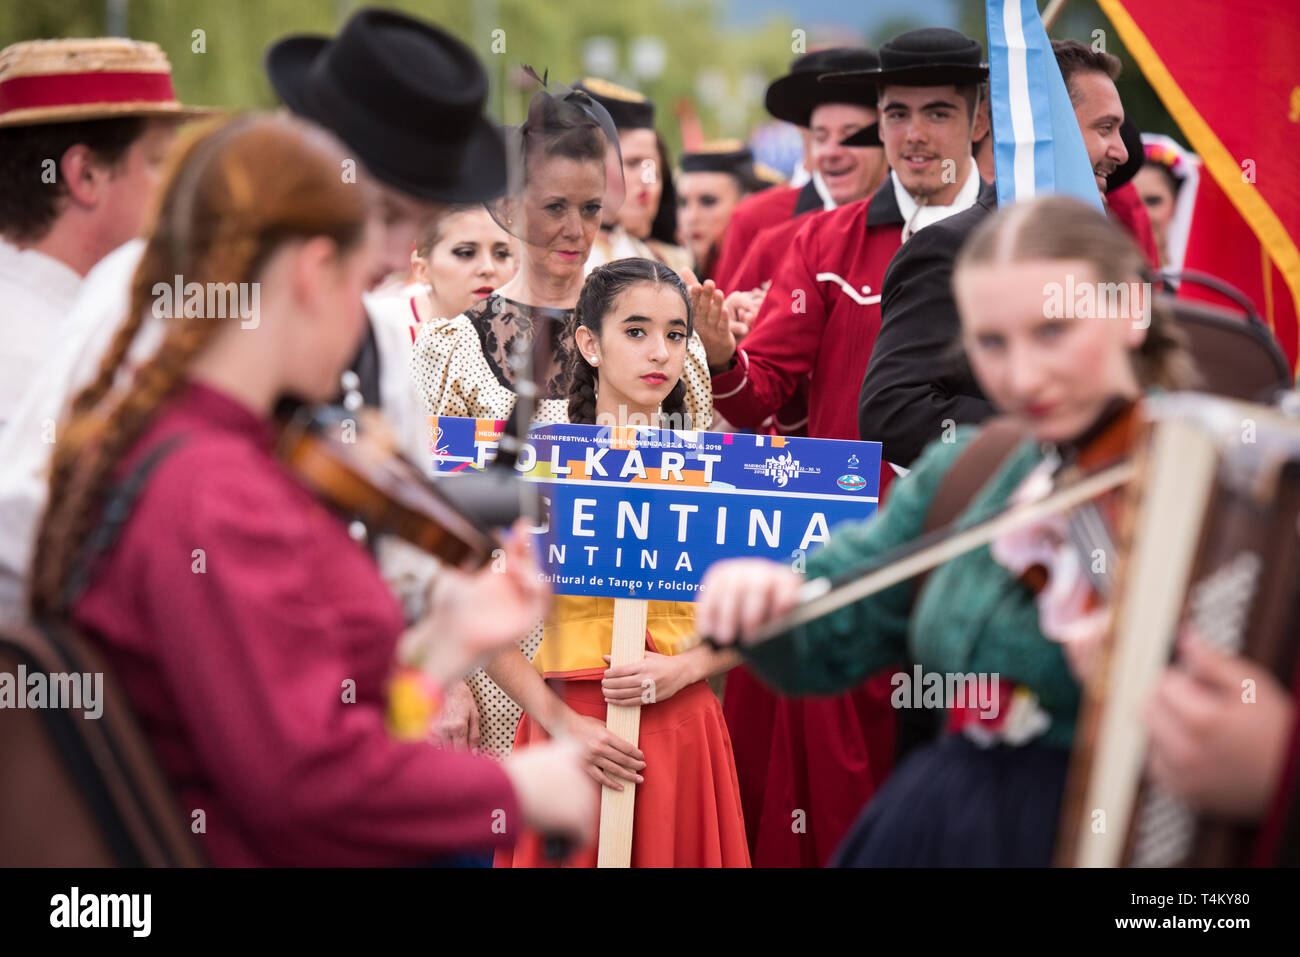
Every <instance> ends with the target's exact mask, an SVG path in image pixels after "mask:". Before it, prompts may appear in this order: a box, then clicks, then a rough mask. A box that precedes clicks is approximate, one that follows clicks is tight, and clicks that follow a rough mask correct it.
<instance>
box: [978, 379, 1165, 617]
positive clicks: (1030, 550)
mask: <svg viewBox="0 0 1300 957" xmlns="http://www.w3.org/2000/svg"><path fill="white" fill-rule="evenodd" d="M1140 436H1141V422H1140V416H1139V406H1138V404H1137V403H1125V402H1116V403H1112V404H1111V405H1110V406H1109V407H1108V408H1107V410H1106V411H1105V412H1104V413H1103V414H1102V416H1101V417H1100V418H1099V420H1098V422H1097V424H1096V425H1094V426H1093V427H1092V428H1091V429H1089V430H1088V431H1087V432H1086V433H1084V435H1082V436H1080V437H1079V438H1078V439H1077V440H1075V441H1074V442H1073V443H1070V444H1069V445H1068V446H1065V447H1061V448H1053V449H1051V450H1050V451H1051V455H1050V456H1049V458H1048V460H1046V461H1045V462H1044V465H1045V466H1048V467H1050V474H1049V472H1048V471H1047V470H1039V471H1037V472H1034V473H1031V474H1030V475H1029V476H1028V477H1027V478H1026V480H1025V481H1024V483H1022V485H1021V487H1020V488H1019V489H1017V491H1016V492H1015V493H1014V494H1013V496H1012V499H1011V504H1015V503H1018V502H1022V501H1028V500H1032V499H1035V498H1041V497H1043V496H1044V495H1046V494H1049V493H1050V492H1051V490H1052V489H1053V488H1056V487H1060V486H1062V485H1065V484H1068V483H1070V482H1072V481H1076V480H1078V478H1080V477H1082V476H1084V475H1087V474H1089V473H1093V472H1096V471H1098V470H1099V469H1103V468H1106V467H1107V466H1111V465H1115V464H1118V463H1120V462H1123V461H1125V460H1126V459H1128V457H1129V456H1130V455H1131V453H1132V451H1133V450H1134V448H1135V447H1136V445H1137V443H1138V441H1139V438H1140ZM1054 459H1055V460H1056V461H1055V464H1054V466H1053V465H1052V463H1053V460H1054ZM1124 502H1125V496H1124V495H1123V494H1122V490H1120V489H1113V490H1111V491H1109V492H1105V493H1103V494H1101V495H1100V496H1098V497H1097V498H1096V499H1093V500H1090V501H1087V502H1084V503H1082V504H1080V505H1078V506H1076V507H1075V508H1072V509H1070V510H1069V511H1068V512H1066V513H1064V514H1056V515H1051V516H1048V517H1046V518H1044V519H1043V520H1042V521H1041V522H1038V523H1035V524H1031V525H1027V526H1024V527H1022V528H1018V529H1016V530H1014V531H1011V532H1008V533H1006V534H1005V535H1002V536H1000V537H999V538H997V539H995V540H994V541H993V542H992V543H991V545H990V551H991V553H992V555H993V559H994V560H995V561H996V562H997V563H998V564H1000V565H1002V566H1003V567H1004V568H1006V569H1008V570H1009V571H1010V572H1011V573H1012V574H1014V575H1015V576H1016V577H1017V579H1018V580H1019V581H1020V582H1021V584H1023V585H1024V586H1025V587H1026V589H1028V591H1029V592H1030V593H1031V594H1033V595H1034V596H1035V599H1036V601H1037V604H1038V608H1039V621H1040V625H1041V627H1042V630H1043V634H1044V635H1046V636H1047V637H1048V638H1051V639H1052V640H1054V641H1061V642H1069V641H1071V640H1073V639H1075V638H1078V637H1082V636H1083V635H1084V634H1086V633H1088V632H1089V631H1095V627H1094V626H1095V625H1096V623H1097V622H1098V621H1099V620H1100V619H1099V617H1098V616H1099V615H1100V617H1101V618H1104V617H1105V616H1104V614H1102V613H1104V612H1105V610H1106V609H1107V608H1108V607H1109V605H1110V602H1111V599H1112V598H1113V596H1114V593H1115V582H1116V580H1117V576H1116V572H1117V567H1116V566H1117V564H1118V563H1117V561H1116V557H1117V549H1116V546H1115V540H1116V529H1117V528H1118V526H1119V523H1120V521H1121V520H1122V518H1123V511H1124V509H1123V506H1124Z"/></svg>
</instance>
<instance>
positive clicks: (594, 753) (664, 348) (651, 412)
mask: <svg viewBox="0 0 1300 957" xmlns="http://www.w3.org/2000/svg"><path fill="white" fill-rule="evenodd" d="M705 295H706V294H703V293H701V294H700V303H701V306H702V307H703V308H710V309H713V308H718V307H719V303H718V302H717V301H716V299H715V298H714V297H709V298H704V296H705ZM717 298H719V299H720V297H717ZM691 316H692V308H691V300H690V298H689V297H688V295H687V292H686V287H685V285H683V283H682V281H681V279H679V278H678V276H677V274H676V273H674V272H673V271H672V270H670V269H668V268H667V267H666V266H664V265H662V264H661V263H657V262H654V261H652V260H648V259H621V260H616V261H615V262H612V263H609V264H607V265H604V266H601V267H599V268H597V269H596V270H594V271H593V272H592V273H591V275H590V276H589V277H588V278H587V281H586V284H585V285H584V286H583V289H582V293H581V296H580V298H579V299H578V306H577V311H576V315H575V317H574V334H573V339H574V345H575V346H576V350H575V354H574V358H573V367H572V372H573V375H572V384H571V385H570V388H569V400H568V410H567V411H568V415H567V420H568V421H569V422H572V423H582V424H589V425H606V424H610V425H622V424H624V423H626V422H628V421H629V420H631V421H633V422H646V421H648V422H650V423H651V424H652V425H657V424H659V423H660V421H661V419H660V416H661V415H662V416H663V424H665V425H672V426H681V425H684V424H686V425H688V424H689V423H684V419H683V418H682V416H683V415H684V413H685V404H684V396H685V387H684V385H683V384H682V370H683V366H684V364H685V361H686V343H687V340H688V338H689V337H690V334H691V329H692V322H691ZM634 416H638V417H636V418H634ZM560 418H561V420H563V417H560ZM613 619H614V599H613V598H600V597H588V596H560V597H558V598H557V599H556V602H555V606H554V608H553V609H552V612H551V615H550V617H549V618H548V619H547V621H546V630H545V636H544V638H543V639H542V644H541V647H540V648H539V649H538V651H537V655H536V657H535V658H534V660H533V662H532V665H531V666H530V664H529V662H528V660H527V659H526V658H524V656H523V654H521V653H520V652H519V651H518V650H517V649H508V650H507V651H506V652H504V653H502V654H500V655H498V656H497V657H496V659H495V660H494V661H493V662H492V663H491V664H490V665H489V666H488V669H487V670H488V673H489V674H490V675H491V676H492V678H493V679H494V680H495V681H496V682H497V683H498V684H500V685H501V687H502V688H504V689H505V691H506V693H507V694H509V695H510V696H511V697H512V698H514V699H515V700H516V701H518V702H519V704H520V705H521V706H522V707H523V709H524V716H523V718H522V719H521V721H520V722H519V729H518V732H517V734H516V737H515V747H516V748H521V747H527V746H529V745H531V744H535V743H537V742H539V741H544V740H546V739H547V738H548V737H549V736H550V734H551V733H553V732H556V731H562V732H563V733H567V734H571V735H573V736H575V737H577V738H579V739H581V740H582V742H583V743H584V744H585V745H586V751H587V755H588V770H589V772H590V774H591V776H592V777H593V778H594V779H595V780H597V781H599V782H600V783H601V784H602V785H605V786H607V787H611V788H613V789H615V790H618V791H621V790H623V784H622V783H621V782H633V783H635V785H636V789H637V790H636V810H635V825H634V828H633V832H632V834H633V836H632V857H631V863H632V866H633V867H747V866H749V850H748V848H747V846H746V843H745V826H744V821H743V819H742V817H741V811H740V792H739V787H738V784H737V781H736V768H735V762H734V760H733V758H732V752H731V741H730V739H729V738H728V737H727V728H726V724H725V723H724V722H723V719H722V709H721V707H720V706H719V705H718V701H717V698H716V697H714V695H713V693H712V692H711V691H710V690H709V686H708V684H707V683H706V681H705V679H706V678H708V677H710V676H712V675H715V674H720V673H721V672H723V671H726V670H727V669H729V668H731V667H733V666H734V665H735V664H736V662H737V660H738V659H737V658H736V657H734V656H733V654H732V653H731V652H726V653H718V652H714V651H712V650H710V649H709V648H708V647H707V646H705V645H699V646H697V647H695V648H691V649H690V650H689V651H684V650H683V644H684V643H685V641H686V639H687V638H688V637H689V636H690V635H692V634H693V633H694V630H695V613H694V606H693V605H692V604H690V603H688V602H673V601H651V602H648V609H647V616H646V653H645V658H644V660H642V661H640V662H637V663H635V664H632V665H626V666H623V667H619V668H611V667H610V666H609V659H610V646H611V635H612V627H613ZM546 678H556V679H561V682H560V685H559V686H560V687H562V689H563V691H562V695H558V694H556V693H555V692H554V691H552V690H551V689H550V687H548V686H547V684H546V683H545V681H544V680H543V679H546ZM610 704H616V705H638V704H639V705H641V706H642V711H641V730H640V740H639V742H638V744H639V746H635V745H633V744H630V743H629V742H627V741H624V740H623V739H621V738H619V737H618V736H616V735H614V734H613V733H612V732H610V731H609V730H608V729H607V728H606V727H605V718H606V710H607V707H608V705H610ZM596 853H597V850H596V848H595V847H594V846H592V847H588V848H583V849H581V850H579V851H578V852H576V853H575V854H573V855H572V856H570V858H569V859H568V860H567V861H566V862H565V863H567V864H570V865H574V866H585V867H590V866H593V865H594V864H595V863H596ZM544 863H549V862H547V861H546V860H545V858H544V855H543V853H542V847H541V843H540V841H539V839H538V837H537V835H535V834H530V835H527V836H526V837H524V838H523V839H522V840H521V841H520V842H519V843H518V845H517V846H516V847H515V849H514V851H513V853H503V854H499V855H498V857H497V864H498V865H499V866H513V867H529V866H537V865H540V864H544Z"/></svg>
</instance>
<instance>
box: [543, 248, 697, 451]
mask: <svg viewBox="0 0 1300 957" xmlns="http://www.w3.org/2000/svg"><path fill="white" fill-rule="evenodd" d="M640 282H649V283H667V284H668V285H669V286H671V287H672V288H673V289H674V290H676V291H677V293H678V294H679V295H680V296H681V297H682V302H684V303H685V304H686V334H687V336H688V337H689V336H690V334H691V332H692V330H693V329H694V327H695V321H694V318H693V317H692V315H691V299H690V296H689V295H688V294H687V292H686V284H685V283H684V282H682V278H681V277H680V276H678V275H677V273H675V272H673V271H672V270H671V269H669V268H668V267H667V266H665V265H664V264H663V263H661V262H659V261H658V260H655V259H640V258H636V257H630V258H628V259H615V260H614V261H613V262H609V263H606V264H605V265H603V266H597V267H596V268H595V269H593V270H592V271H591V275H589V276H588V277H587V281H586V282H585V283H584V284H583V286H582V292H581V293H580V294H579V295H578V306H577V308H576V309H575V310H574V313H573V322H572V327H571V328H570V330H569V333H568V335H569V337H570V339H574V340H575V342H574V347H573V359H572V364H571V365H570V367H569V421H570V422H572V423H574V424H575V425H595V424H596V387H597V384H598V383H599V382H600V376H599V374H598V373H597V371H596V369H594V368H593V367H592V366H591V364H590V363H589V362H588V361H587V357H586V356H584V355H583V354H582V350H581V349H579V348H578V347H577V343H576V336H577V332H578V329H579V327H581V326H586V327H587V328H588V329H590V330H591V333H592V335H594V336H596V337H597V338H599V337H600V330H601V324H602V323H603V322H604V321H605V316H606V315H608V314H609V311H610V309H611V308H613V305H614V300H615V299H617V298H618V297H619V295H620V294H621V293H622V292H624V291H625V290H626V289H628V288H629V287H630V286H633V285H635V284H636V283H640ZM659 414H660V424H661V426H662V427H664V428H683V429H689V428H691V423H690V421H689V418H690V416H689V415H688V413H687V411H686V383H685V381H684V378H679V379H678V380H677V382H676V384H675V385H674V386H673V388H672V391H671V392H669V393H668V395H667V396H666V397H665V398H664V401H663V402H662V404H661V405H660V412H659Z"/></svg>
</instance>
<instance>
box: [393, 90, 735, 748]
mask: <svg viewBox="0 0 1300 957" xmlns="http://www.w3.org/2000/svg"><path fill="white" fill-rule="evenodd" d="M510 163H511V170H510V185H509V187H508V195H507V196H506V197H505V198H504V199H503V200H501V201H500V202H499V203H497V204H496V205H495V206H494V208H493V216H494V218H496V220H497V222H498V223H499V224H500V225H501V226H502V227H503V228H504V229H506V230H507V231H508V232H510V233H511V234H512V235H514V236H515V237H516V238H518V239H519V240H521V242H520V244H519V245H520V250H521V263H520V267H519V271H518V272H517V273H516V274H515V276H514V278H513V279H511V280H510V281H509V282H508V283H506V284H505V285H503V286H502V287H501V288H499V289H497V290H495V291H494V292H493V293H492V294H491V295H490V296H488V297H486V298H485V299H483V300H482V301H480V302H479V303H477V304H476V305H474V306H472V307H471V308H469V309H468V310H466V311H465V312H463V313H461V314H460V315H458V316H452V317H450V318H445V319H431V320H429V321H427V322H423V323H421V324H420V331H419V334H418V336H417V337H416V341H415V347H414V352H413V354H412V356H411V372H412V376H413V378H414V379H415V384H416V388H417V391H418V392H419V394H420V396H421V397H422V399H423V401H424V405H425V409H426V411H427V412H428V413H429V414H431V415H455V416H469V417H473V418H484V419H502V420H504V419H509V418H510V415H511V413H512V412H513V411H514V407H515V399H516V376H517V373H516V370H515V369H514V368H513V366H512V365H511V362H510V357H511V355H512V353H513V352H514V350H515V348H516V347H517V346H521V347H522V348H523V349H524V350H531V344H532V340H533V336H534V333H535V331H537V330H539V329H540V330H544V331H545V335H547V336H549V337H550V342H549V349H548V350H547V352H548V353H549V355H550V357H551V358H550V361H549V364H548V365H547V366H546V367H545V368H540V369H534V374H535V376H536V382H537V387H538V399H539V400H540V401H539V403H538V413H537V416H536V420H538V421H544V422H549V421H556V416H557V415H559V414H562V409H563V400H566V397H567V395H568V385H569V367H570V353H571V351H572V341H571V340H570V339H568V338H567V337H566V335H565V333H566V331H567V330H568V328H569V325H570V322H571V321H572V318H573V309H574V306H576V305H577V302H578V293H579V292H580V291H581V290H582V283H583V278H584V265H585V264H586V263H587V259H588V256H589V254H590V253H591V248H592V243H593V242H594V240H595V237H596V233H597V232H598V230H599V228H600V223H601V221H602V217H607V216H608V215H609V214H610V212H611V210H612V211H613V212H617V210H618V207H619V205H620V203H621V201H622V195H623V182H622V173H621V170H622V161H621V158H620V155H619V150H618V134H617V132H616V131H615V128H614V124H613V122H612V121H611V120H610V118H609V115H608V113H606V112H605V110H604V109H603V108H602V107H601V106H600V104H599V103H596V102H594V101H593V100H592V99H591V98H590V97H588V96H587V95H586V94H584V93H582V92H579V91H569V90H565V89H563V88H562V87H560V86H559V85H557V84H551V88H549V89H547V90H540V91H539V92H538V93H537V94H536V95H535V96H534V98H533V101H532V104H531V105H530V107H529V112H528V118H527V120H526V121H525V123H524V124H523V125H522V126H521V127H518V128H516V129H514V130H512V131H511V149H510ZM683 381H684V382H685V383H686V396H685V400H684V401H685V406H686V410H687V411H688V412H689V413H691V415H692V418H693V421H695V422H697V423H699V424H700V426H701V427H707V424H708V422H709V421H710V417H711V413H712V404H713V394H712V391H711V390H710V387H709V373H708V367H707V365H706V361H705V356H704V347H703V344H702V343H701V342H700V340H699V337H698V336H696V335H692V336H691V337H690V339H689V342H688V344H687V360H686V370H685V373H684V374H683ZM551 400H562V401H560V402H559V403H558V404H557V403H556V402H554V401H551ZM557 410H558V411H557ZM540 641H541V629H540V627H538V628H535V629H534V630H533V632H532V633H531V634H530V635H529V636H528V637H527V638H526V639H525V640H524V642H523V650H524V652H525V654H526V655H528V656H530V657H531V655H532V654H533V652H535V651H536V649H537V645H538V643H539V642H540ZM469 684H470V687H471V689H472V690H473V692H474V697H475V699H476V701H477V704H478V710H479V724H480V729H481V731H480V733H481V741H480V747H481V748H482V749H483V750H485V751H487V752H488V753H490V754H496V755H504V754H506V753H508V752H509V751H510V746H511V742H512V741H513V739H514V732H515V726H516V725H517V724H518V723H519V715H520V709H519V707H518V706H517V705H516V704H515V703H514V702H513V701H511V700H510V699H509V698H508V697H507V696H506V695H505V694H504V693H503V692H502V691H501V689H500V688H498V687H497V686H496V685H495V684H493V683H492V682H491V680H490V679H488V678H487V676H486V675H485V674H483V672H482V671H481V670H480V671H478V672H476V673H475V674H474V675H473V676H472V677H471V678H470V679H469Z"/></svg>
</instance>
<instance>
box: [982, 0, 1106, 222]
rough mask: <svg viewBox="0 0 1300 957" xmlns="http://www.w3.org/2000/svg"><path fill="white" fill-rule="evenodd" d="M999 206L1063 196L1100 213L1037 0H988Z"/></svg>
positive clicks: (1068, 96)
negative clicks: (1056, 195) (1036, 197)
mask: <svg viewBox="0 0 1300 957" xmlns="http://www.w3.org/2000/svg"><path fill="white" fill-rule="evenodd" d="M986 2H987V14H988V29H989V106H990V107H991V113H992V117H993V158H994V161H995V163H996V166H997V187H998V205H1000V206H1008V205H1010V204H1011V203H1014V202H1016V201H1017V200H1022V199H1032V198H1033V197H1035V196H1046V195H1048V194H1049V193H1065V194H1067V195H1070V196H1075V197H1077V198H1079V199H1081V200H1083V201H1084V202H1085V203H1091V204H1092V205H1093V206H1095V207H1096V208H1097V209H1099V210H1100V209H1102V205H1101V195H1100V194H1099V193H1098V192H1097V180H1096V179H1095V178H1094V177H1093V174H1092V164H1091V163H1089V162H1088V151H1087V150H1086V149H1085V148H1084V145H1083V135H1082V134H1081V133H1080V132H1079V124H1078V121H1077V120H1076V119H1075V118H1074V107H1072V106H1071V105H1070V95H1069V93H1067V92H1066V89H1065V81H1064V80H1063V79H1061V70H1060V68H1059V67H1058V66H1057V65H1056V55H1055V54H1054V53H1053V52H1052V44H1051V41H1049V40H1048V39H1047V30H1046V29H1044V27H1043V21H1042V18H1041V17H1040V16H1039V15H1038V4H1037V3H1036V2H1035V0H986Z"/></svg>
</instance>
